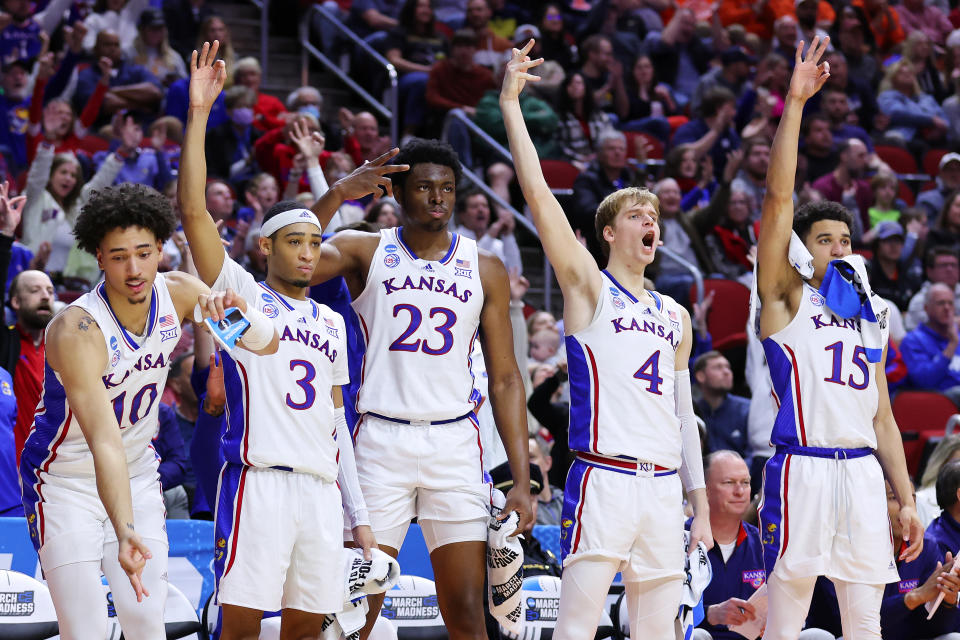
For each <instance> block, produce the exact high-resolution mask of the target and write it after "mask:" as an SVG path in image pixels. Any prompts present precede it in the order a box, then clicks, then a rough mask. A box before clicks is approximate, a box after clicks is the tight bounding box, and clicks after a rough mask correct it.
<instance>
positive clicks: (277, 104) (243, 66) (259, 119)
mask: <svg viewBox="0 0 960 640" xmlns="http://www.w3.org/2000/svg"><path fill="white" fill-rule="evenodd" d="M262 78H263V71H262V70H261V69H260V62H259V61H257V59H256V58H253V57H249V58H241V59H239V60H237V63H236V65H234V67H233V84H234V85H235V86H242V87H247V88H248V89H250V90H252V91H253V92H254V93H255V94H256V96H257V102H256V103H255V104H254V105H253V127H254V128H255V129H257V130H258V131H260V132H261V133H265V132H267V131H271V130H273V129H276V128H277V127H282V126H283V125H284V124H286V123H287V121H288V120H289V117H288V114H287V108H286V107H284V106H283V103H282V102H281V101H280V100H279V99H278V98H276V97H275V96H272V95H270V94H269V93H264V92H262V91H260V81H261V79H262Z"/></svg>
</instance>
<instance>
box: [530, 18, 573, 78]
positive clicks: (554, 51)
mask: <svg viewBox="0 0 960 640" xmlns="http://www.w3.org/2000/svg"><path fill="white" fill-rule="evenodd" d="M565 27H566V25H565V22H564V17H563V10H562V9H561V7H560V5H559V4H557V3H554V2H548V3H547V4H545V5H544V7H543V16H542V18H541V19H540V39H539V40H538V42H539V44H540V47H541V49H540V51H541V55H542V56H543V57H544V59H546V60H553V61H554V62H557V63H558V64H559V65H560V66H561V67H563V69H564V70H566V71H572V70H573V69H574V67H575V65H576V64H577V62H578V58H579V50H578V49H577V43H576V40H574V38H573V36H572V35H571V34H570V32H569V31H567V30H566V28H565Z"/></svg>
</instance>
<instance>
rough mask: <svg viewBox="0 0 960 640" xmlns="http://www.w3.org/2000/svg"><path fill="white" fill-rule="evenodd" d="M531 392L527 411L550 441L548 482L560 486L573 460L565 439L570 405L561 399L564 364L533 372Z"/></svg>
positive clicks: (565, 379)
mask: <svg viewBox="0 0 960 640" xmlns="http://www.w3.org/2000/svg"><path fill="white" fill-rule="evenodd" d="M531 378H532V383H533V392H532V393H531V394H530V397H529V398H527V409H529V410H530V414H531V415H532V416H533V417H534V418H536V420H537V422H539V423H540V424H541V425H542V426H543V428H544V429H546V430H547V431H548V432H549V433H550V436H551V437H552V438H553V446H552V447H551V448H550V458H551V459H552V460H553V463H552V466H551V468H550V482H551V483H552V484H554V485H561V484H563V483H564V482H566V477H567V471H568V470H569V469H570V463H571V462H572V458H571V455H570V446H569V442H568V439H567V435H568V434H567V426H568V423H569V422H570V408H569V402H567V401H564V400H563V399H562V397H561V394H560V390H561V388H562V387H563V386H564V385H566V383H567V380H568V374H567V365H566V363H565V362H560V363H558V364H557V366H555V367H554V366H543V367H538V368H536V369H534V371H533V373H532V374H531Z"/></svg>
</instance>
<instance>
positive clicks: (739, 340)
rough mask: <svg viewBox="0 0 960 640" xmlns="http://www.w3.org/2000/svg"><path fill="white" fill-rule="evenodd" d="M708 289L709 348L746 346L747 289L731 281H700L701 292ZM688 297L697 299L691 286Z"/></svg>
mask: <svg viewBox="0 0 960 640" xmlns="http://www.w3.org/2000/svg"><path fill="white" fill-rule="evenodd" d="M711 291H713V292H715V293H714V297H713V305H712V306H711V307H710V312H709V314H708V315H707V330H708V331H710V335H711V336H712V337H713V348H714V349H716V350H717V351H725V350H727V349H733V348H736V347H743V346H746V344H747V317H748V316H749V313H750V289H748V288H746V287H745V286H743V285H742V284H740V283H739V282H735V281H733V280H720V279H708V280H704V281H703V294H704V295H708V294H709V293H710V292H711ZM690 299H691V300H696V299H697V289H696V287H695V286H694V287H691V288H690Z"/></svg>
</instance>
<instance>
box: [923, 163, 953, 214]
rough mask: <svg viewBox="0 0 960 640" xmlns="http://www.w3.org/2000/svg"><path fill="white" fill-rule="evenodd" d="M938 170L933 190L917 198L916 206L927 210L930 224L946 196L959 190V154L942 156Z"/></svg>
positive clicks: (939, 211) (940, 210) (941, 207)
mask: <svg viewBox="0 0 960 640" xmlns="http://www.w3.org/2000/svg"><path fill="white" fill-rule="evenodd" d="M939 170H940V173H939V174H938V175H937V176H936V179H935V182H936V186H935V188H933V189H928V190H926V191H922V192H920V195H918V196H917V205H918V206H922V207H924V208H925V209H926V210H927V215H928V217H929V218H930V221H931V222H932V221H933V220H934V219H935V218H936V217H937V216H938V215H940V213H941V212H942V211H943V207H944V205H945V204H946V199H947V196H948V195H950V194H952V193H953V192H955V191H956V190H957V189H960V153H954V152H951V153H947V154H944V156H943V157H942V158H940V163H939Z"/></svg>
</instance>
